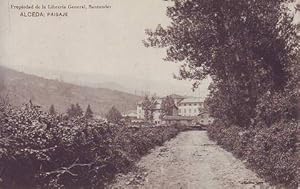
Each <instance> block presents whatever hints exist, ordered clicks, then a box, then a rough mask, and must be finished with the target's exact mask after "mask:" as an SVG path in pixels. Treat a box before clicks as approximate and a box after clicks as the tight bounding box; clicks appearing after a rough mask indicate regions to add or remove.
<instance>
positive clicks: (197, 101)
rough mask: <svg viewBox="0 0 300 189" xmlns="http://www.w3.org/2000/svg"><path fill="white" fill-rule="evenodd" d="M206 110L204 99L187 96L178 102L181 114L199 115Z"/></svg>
mask: <svg viewBox="0 0 300 189" xmlns="http://www.w3.org/2000/svg"><path fill="white" fill-rule="evenodd" d="M203 110H204V99H202V98H185V99H183V100H182V101H180V102H179V103H178V114H179V115H180V116H198V115H199V114H200V113H201V112H203Z"/></svg>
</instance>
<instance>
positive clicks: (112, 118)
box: [106, 106, 122, 124]
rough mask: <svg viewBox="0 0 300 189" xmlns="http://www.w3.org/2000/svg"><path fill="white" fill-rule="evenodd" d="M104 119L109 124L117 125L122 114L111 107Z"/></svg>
mask: <svg viewBox="0 0 300 189" xmlns="http://www.w3.org/2000/svg"><path fill="white" fill-rule="evenodd" d="M106 119H107V121H108V122H110V123H115V124H117V123H120V121H121V119H122V114H121V113H120V111H119V110H118V109H117V108H116V107H114V106H113V107H112V108H111V109H110V110H109V111H108V113H107V114H106Z"/></svg>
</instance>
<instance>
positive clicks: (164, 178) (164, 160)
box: [110, 131, 268, 189]
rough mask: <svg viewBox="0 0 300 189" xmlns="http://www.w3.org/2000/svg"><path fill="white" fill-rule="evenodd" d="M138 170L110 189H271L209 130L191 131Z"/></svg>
mask: <svg viewBox="0 0 300 189" xmlns="http://www.w3.org/2000/svg"><path fill="white" fill-rule="evenodd" d="M137 167H138V169H137V170H136V171H133V172H130V173H129V174H127V175H119V176H118V177H117V179H116V181H115V183H114V184H113V185H112V186H110V188H132V189H133V188H134V189H135V188H146V189H150V188H151V189H160V188H163V189H165V188H172V189H173V188H174V189H177V188H178V189H179V188H180V189H219V188H220V189H223V188H228V189H232V188H268V187H267V185H266V184H264V183H263V181H262V180H261V179H260V178H258V177H257V176H256V174H255V173H253V172H252V171H250V170H249V169H247V168H246V167H245V165H244V164H243V163H242V162H241V161H240V160H238V159H236V158H234V157H233V156H232V154H231V153H229V152H227V151H225V150H223V149H222V148H221V147H219V146H217V145H216V144H215V143H214V142H212V141H210V140H209V139H208V137H207V134H206V132H205V131H188V132H184V133H181V134H179V135H178V136H177V137H176V138H174V139H172V140H171V141H169V142H166V143H165V144H164V145H163V146H161V147H158V148H156V149H154V150H152V152H151V153H150V154H149V155H147V156H145V157H143V158H142V159H141V161H140V162H139V163H138V164H137Z"/></svg>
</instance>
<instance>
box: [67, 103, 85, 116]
mask: <svg viewBox="0 0 300 189" xmlns="http://www.w3.org/2000/svg"><path fill="white" fill-rule="evenodd" d="M67 115H68V116H69V117H80V116H82V115H83V111H82V108H81V107H80V105H79V104H78V103H76V104H75V105H74V104H71V106H70V108H69V109H68V110H67Z"/></svg>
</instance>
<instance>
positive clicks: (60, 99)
mask: <svg viewBox="0 0 300 189" xmlns="http://www.w3.org/2000/svg"><path fill="white" fill-rule="evenodd" d="M0 94H1V95H7V94H8V95H9V98H10V102H11V103H12V104H13V105H17V106H19V105H21V104H23V103H25V102H28V101H29V100H30V99H31V100H32V101H33V102H34V103H36V104H39V105H41V106H42V107H43V109H45V110H48V108H49V107H50V105H51V104H54V106H55V108H56V110H57V111H59V112H61V113H62V112H65V111H66V109H67V108H68V107H69V106H70V104H72V103H79V104H80V105H81V106H82V108H83V109H85V108H86V107H87V105H88V104H90V105H91V107H92V110H93V111H94V112H95V113H96V114H100V115H102V116H103V115H105V113H106V112H107V111H108V109H109V108H110V107H112V106H116V107H117V108H118V109H119V110H120V111H122V112H126V111H129V110H134V109H135V108H136V103H137V101H139V100H140V99H141V97H139V96H136V95H132V94H129V93H125V92H120V91H117V90H111V89H105V88H92V87H84V86H79V85H74V84H69V83H65V82H61V81H57V80H50V79H44V78H42V77H38V76H34V75H29V74H25V73H22V72H18V71H14V70H12V69H8V68H5V67H2V66H0Z"/></svg>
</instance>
